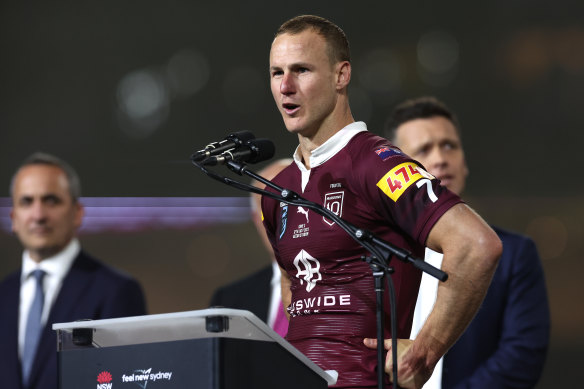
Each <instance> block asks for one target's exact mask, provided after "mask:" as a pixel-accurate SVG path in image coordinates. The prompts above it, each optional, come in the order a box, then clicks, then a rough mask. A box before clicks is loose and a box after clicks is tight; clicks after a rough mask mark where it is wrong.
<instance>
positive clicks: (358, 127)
mask: <svg viewBox="0 0 584 389" xmlns="http://www.w3.org/2000/svg"><path fill="white" fill-rule="evenodd" d="M363 131H367V125H366V124H365V123H364V122H353V123H351V124H349V125H347V126H345V127H344V128H342V129H341V130H340V131H339V132H337V133H336V134H334V135H333V136H331V137H330V138H329V139H327V141H326V142H324V143H323V144H322V145H320V146H318V147H317V148H316V149H314V150H312V152H311V153H310V167H311V168H313V167H316V166H320V165H322V164H323V163H325V162H326V161H328V160H329V159H331V158H332V157H333V156H334V155H335V154H336V153H338V152H339V151H340V150H341V149H342V148H343V147H345V146H346V145H347V143H349V141H350V140H351V139H352V138H353V137H354V136H355V135H357V134H358V133H360V132H363ZM294 161H295V162H296V165H298V168H299V169H300V171H308V169H306V167H305V166H304V163H303V162H302V155H301V154H300V146H298V147H297V148H296V151H295V152H294Z"/></svg>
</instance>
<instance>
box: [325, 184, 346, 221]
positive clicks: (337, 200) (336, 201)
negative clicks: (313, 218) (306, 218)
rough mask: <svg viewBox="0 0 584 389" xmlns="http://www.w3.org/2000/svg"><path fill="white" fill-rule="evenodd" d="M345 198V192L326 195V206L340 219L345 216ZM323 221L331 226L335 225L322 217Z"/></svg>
mask: <svg viewBox="0 0 584 389" xmlns="http://www.w3.org/2000/svg"><path fill="white" fill-rule="evenodd" d="M344 198H345V191H340V192H333V193H326V194H325V195H324V206H325V208H327V209H328V210H329V211H331V212H332V213H334V214H335V215H337V216H338V217H342V216H343V199H344ZM322 220H324V222H325V223H326V224H328V225H329V226H332V225H333V224H335V222H333V221H332V220H329V219H327V218H326V217H324V216H323V217H322Z"/></svg>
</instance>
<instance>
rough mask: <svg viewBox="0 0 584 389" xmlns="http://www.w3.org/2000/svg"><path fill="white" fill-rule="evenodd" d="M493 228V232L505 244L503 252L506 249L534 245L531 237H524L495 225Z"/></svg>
mask: <svg viewBox="0 0 584 389" xmlns="http://www.w3.org/2000/svg"><path fill="white" fill-rule="evenodd" d="M491 228H492V229H493V231H495V233H496V234H497V236H498V237H499V239H501V242H503V250H505V249H506V248H511V247H516V246H521V245H532V244H534V242H533V240H532V239H531V238H530V237H528V236H525V235H522V234H520V233H517V232H513V231H509V230H506V229H503V228H501V227H498V226H493V225H491Z"/></svg>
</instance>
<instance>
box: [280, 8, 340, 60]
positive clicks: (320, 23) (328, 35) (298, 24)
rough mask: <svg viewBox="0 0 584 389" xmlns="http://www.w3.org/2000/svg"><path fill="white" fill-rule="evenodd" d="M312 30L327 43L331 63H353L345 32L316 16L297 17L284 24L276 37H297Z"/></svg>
mask: <svg viewBox="0 0 584 389" xmlns="http://www.w3.org/2000/svg"><path fill="white" fill-rule="evenodd" d="M309 29H312V30H314V31H315V32H316V33H317V34H319V35H320V36H322V37H323V38H324V40H325V42H326V43H327V51H328V56H329V59H330V60H331V63H337V62H342V61H349V62H350V61H351V51H350V49H349V41H348V39H347V36H346V35H345V32H344V31H343V30H342V29H341V28H340V27H339V26H337V25H336V24H334V23H333V22H331V21H330V20H327V19H325V18H322V17H320V16H315V15H300V16H296V17H294V18H292V19H290V20H288V21H286V22H284V24H282V25H281V26H280V28H278V31H276V35H275V37H278V36H279V35H282V34H290V35H296V34H300V33H301V32H304V31H306V30H309Z"/></svg>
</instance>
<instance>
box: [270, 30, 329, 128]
mask: <svg viewBox="0 0 584 389" xmlns="http://www.w3.org/2000/svg"><path fill="white" fill-rule="evenodd" d="M337 65H338V64H337ZM337 65H334V64H332V63H331V61H330V58H329V56H328V54H327V44H326V42H325V40H324V38H323V37H322V36H320V35H319V34H317V33H316V32H314V31H313V30H310V29H309V30H306V31H303V32H301V33H299V34H295V35H290V34H282V35H279V36H278V37H276V39H274V42H273V43H272V49H271V51H270V85H271V89H272V95H273V96H274V100H275V101H276V105H277V106H278V109H279V110H280V113H281V114H282V118H283V119H284V124H285V125H286V128H287V129H288V131H290V132H292V133H297V134H299V135H301V136H304V137H308V138H310V137H312V136H313V135H314V134H316V132H317V131H318V130H319V129H320V128H321V127H322V126H323V125H326V122H327V119H328V118H329V117H330V116H331V113H332V112H333V111H334V109H335V106H336V102H337V83H336V72H335V69H336V68H337Z"/></svg>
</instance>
